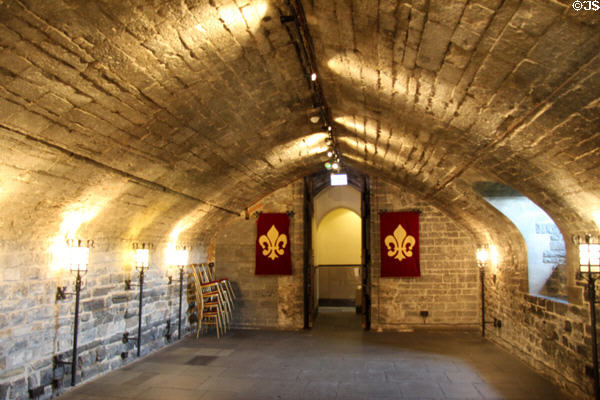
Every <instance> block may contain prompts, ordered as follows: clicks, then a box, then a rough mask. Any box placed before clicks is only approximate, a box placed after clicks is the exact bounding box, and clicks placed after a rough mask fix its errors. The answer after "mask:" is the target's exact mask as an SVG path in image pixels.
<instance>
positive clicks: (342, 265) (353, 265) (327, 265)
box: [315, 264, 364, 268]
mask: <svg viewBox="0 0 600 400" xmlns="http://www.w3.org/2000/svg"><path fill="white" fill-rule="evenodd" d="M363 265H364V264H317V265H315V268H321V267H324V268H331V267H362V266H363Z"/></svg>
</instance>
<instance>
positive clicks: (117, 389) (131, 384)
mask: <svg viewBox="0 0 600 400" xmlns="http://www.w3.org/2000/svg"><path fill="white" fill-rule="evenodd" d="M60 398H61V399H63V400H68V399H78V400H97V399H104V400H110V399H149V400H162V399H168V400H187V399H206V400H209V399H219V400H227V399H261V400H262V399H311V400H313V399H315V400H316V399H348V400H354V399H378V400H383V399H544V400H548V399H569V398H570V397H568V396H567V395H566V394H564V393H562V392H561V391H560V390H559V389H558V387H556V386H554V385H552V384H551V383H550V382H549V381H548V380H546V379H544V378H543V377H541V376H540V375H538V374H536V373H535V372H533V371H532V370H531V369H530V368H529V367H527V366H526V365H525V364H524V363H522V362H521V361H519V360H518V359H516V358H515V357H513V356H511V355H509V354H508V353H506V352H504V351H503V350H501V349H500V348H498V347H497V346H495V345H493V344H491V343H489V342H487V341H485V340H483V339H482V338H481V336H480V335H479V334H477V333H476V332H463V331H460V332H456V331H441V332H438V331H419V332H412V333H376V332H363V331H361V329H360V322H359V320H358V317H357V316H356V315H355V314H354V313H352V312H337V313H336V312H331V311H327V310H323V311H321V313H320V314H319V317H318V318H317V321H316V323H315V328H314V329H312V330H311V331H303V332H278V331H244V330H237V331H231V332H229V333H228V334H227V335H226V336H225V337H223V338H221V339H220V340H217V339H216V338H214V337H212V335H211V336H205V337H202V338H200V339H199V340H196V339H195V338H185V339H184V340H182V341H180V342H179V343H176V344H175V345H173V346H170V347H168V348H166V349H163V350H161V351H159V352H157V353H155V354H152V355H150V356H148V357H146V358H144V359H142V360H140V361H138V362H135V363H133V364H131V365H129V366H127V367H125V368H122V369H120V370H117V371H114V372H111V373H110V374H107V375H104V376H102V377H100V378H98V379H96V380H94V381H91V382H89V383H84V384H82V385H80V386H78V387H76V388H74V389H73V390H71V391H68V392H67V393H65V394H64V395H63V396H61V397H60Z"/></svg>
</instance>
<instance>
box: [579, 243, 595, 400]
mask: <svg viewBox="0 0 600 400" xmlns="http://www.w3.org/2000/svg"><path fill="white" fill-rule="evenodd" d="M573 242H575V243H576V244H578V245H579V274H578V275H579V277H580V278H583V279H585V280H587V287H588V301H589V302H590V322H591V327H592V332H591V333H592V362H593V368H594V371H593V374H594V393H595V395H596V399H597V400H598V399H600V377H599V376H598V333H597V330H596V302H597V300H596V280H597V279H598V276H599V274H600V241H599V240H598V238H594V237H592V235H590V234H586V235H584V236H583V237H580V236H574V237H573Z"/></svg>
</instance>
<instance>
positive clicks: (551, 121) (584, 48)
mask: <svg viewBox="0 0 600 400" xmlns="http://www.w3.org/2000/svg"><path fill="white" fill-rule="evenodd" d="M301 6H302V7H301V8H303V9H304V13H305V20H306V22H307V25H306V26H307V27H308V31H309V32H310V35H311V37H312V42H313V44H314V57H315V60H316V69H317V70H318V73H319V75H318V76H319V83H320V85H321V87H322V90H323V95H324V99H325V101H326V103H327V105H328V107H329V109H330V111H331V116H332V120H333V122H334V134H335V137H336V141H337V143H338V145H339V149H340V150H341V154H342V157H343V162H344V165H346V166H349V167H352V168H354V169H356V170H358V171H362V172H364V173H369V174H374V175H378V176H381V177H383V178H385V179H387V180H389V181H391V182H393V183H395V184H397V185H400V186H404V187H407V188H408V189H410V190H413V191H416V192H418V193H421V194H422V195H424V196H426V197H427V198H429V199H432V200H434V201H436V202H437V203H438V204H441V205H442V206H443V209H444V210H445V211H447V212H448V213H450V214H452V215H454V216H455V217H456V218H457V219H459V220H463V221H464V222H465V223H466V224H467V225H469V226H471V227H472V229H473V230H480V229H484V228H485V223H486V221H485V218H490V215H491V210H490V208H489V207H488V206H487V205H486V204H485V203H484V202H483V201H481V199H480V198H479V197H478V196H477V195H476V194H475V192H474V191H473V189H472V184H473V183H474V182H475V181H479V180H491V181H500V182H504V183H506V184H508V185H510V186H512V187H514V188H516V189H517V190H519V191H520V192H522V193H524V194H526V195H528V196H529V197H530V198H531V199H532V200H534V201H535V202H537V203H538V204H539V205H540V206H542V207H543V208H544V209H546V211H548V213H549V214H550V215H551V216H552V217H553V218H554V219H555V220H556V221H557V223H558V224H559V226H560V227H561V229H563V233H567V232H565V230H566V231H569V232H572V233H575V232H578V231H579V230H582V229H597V227H596V226H595V225H594V224H593V221H594V218H597V219H600V187H599V182H600V180H599V178H600V177H599V175H600V168H599V164H600V161H599V157H598V156H599V153H600V150H599V147H600V146H599V145H600V112H599V111H600V110H599V109H600V100H599V95H600V34H599V33H600V14H599V13H598V12H593V11H585V10H582V11H579V12H576V11H574V10H573V9H572V8H571V7H570V2H566V1H545V0H536V1H533V0H532V1H516V0H505V1H501V0H472V1H467V0H460V1H434V0H430V1H421V0H415V1H392V0H378V1H374V0H370V1H366V0H365V1H357V0H335V1H334V0H331V1H309V0H303V1H302V2H301ZM298 9H299V7H298V3H296V2H295V1H292V2H290V3H288V2H287V1H284V0H273V1H267V0H264V1H250V0H243V1H224V0H223V1H218V0H212V1H200V0H186V1H184V0H162V1H158V0H156V1H146V0H119V1H83V0H0V168H1V170H0V173H1V179H2V181H1V182H0V203H1V204H2V208H1V209H0V216H1V218H0V219H1V221H2V222H1V224H2V225H3V226H2V227H1V229H0V230H1V231H2V234H3V235H4V236H3V238H2V239H4V240H11V239H14V238H15V237H18V236H22V235H26V233H25V232H30V233H29V234H30V235H33V236H34V237H35V232H38V233H39V234H40V235H41V234H46V233H47V232H55V231H57V230H58V231H61V232H63V230H68V229H69V227H68V226H66V225H65V224H67V225H68V223H67V222H68V217H69V215H76V216H77V218H79V219H78V222H77V224H79V225H77V224H76V226H77V227H76V228H75V229H77V228H78V227H80V226H82V225H81V224H85V223H88V222H89V223H91V221H92V220H93V219H94V218H96V217H97V216H98V215H101V216H102V218H98V219H95V220H94V221H95V222H94V224H95V225H94V230H95V231H97V232H103V234H105V235H107V236H111V235H114V236H116V237H124V238H132V237H136V235H143V234H146V235H156V236H160V237H165V236H168V235H172V234H173V232H174V231H176V233H177V234H179V233H182V232H184V231H186V232H188V234H190V235H193V234H200V233H202V232H206V231H208V230H211V229H213V228H214V227H216V226H217V225H218V224H219V221H221V220H223V218H225V217H227V216H230V214H229V213H227V211H224V210H223V209H228V210H231V211H234V212H241V211H242V210H243V209H244V208H245V207H248V206H249V205H251V204H252V203H253V202H254V201H256V200H257V199H260V198H261V197H262V196H264V195H266V194H268V193H270V192H272V191H273V190H275V189H276V188H278V187H281V186H282V185H285V184H286V183H288V182H290V181H291V180H293V179H296V178H299V177H302V176H305V175H309V174H311V173H313V172H316V171H320V170H322V168H323V167H322V165H323V162H324V161H325V160H326V155H325V147H324V143H325V142H324V139H325V137H326V136H325V134H324V133H323V132H322V130H321V127H320V126H319V125H314V124H311V123H310V122H309V116H310V113H311V110H313V109H314V107H315V106H318V105H317V104H314V102H313V95H312V92H311V89H310V84H309V82H308V81H307V77H306V75H305V72H304V70H303V66H302V64H301V63H300V61H299V58H298V47H297V46H298V41H297V34H296V33H295V32H296V31H295V30H294V26H295V25H294V23H293V22H288V23H282V22H281V21H280V17H281V16H286V15H292V14H293V13H294V10H298ZM598 223H600V222H598ZM31 232H34V233H31Z"/></svg>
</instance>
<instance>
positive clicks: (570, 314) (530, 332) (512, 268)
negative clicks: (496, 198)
mask: <svg viewBox="0 0 600 400" xmlns="http://www.w3.org/2000/svg"><path fill="white" fill-rule="evenodd" d="M565 245H566V247H567V255H568V257H567V263H568V265H575V264H576V263H577V259H576V258H577V257H576V255H577V254H578V253H577V249H576V246H575V245H573V244H571V243H570V242H565ZM569 255H570V256H569ZM521 264H522V265H521ZM525 265H526V263H523V262H521V263H517V264H516V263H514V262H513V259H512V258H511V256H510V253H508V252H504V253H503V254H501V262H500V264H499V265H498V267H497V269H496V270H491V271H489V272H491V273H493V274H494V275H496V279H492V278H493V275H492V274H491V273H490V274H489V276H488V279H487V280H486V307H487V311H486V313H488V315H489V318H488V320H489V321H493V320H500V321H501V327H497V326H493V325H491V324H490V325H488V326H489V328H488V330H487V331H486V337H487V338H488V339H489V340H492V341H494V342H495V343H497V344H499V345H501V346H502V347H504V348H505V349H506V350H507V351H509V352H512V353H513V354H515V355H517V356H519V357H520V358H521V359H522V360H523V361H524V362H526V363H527V364H529V365H531V366H532V367H533V368H535V369H537V370H538V371H540V372H541V373H543V374H544V375H546V376H548V377H549V378H551V379H552V380H553V381H555V382H556V383H557V384H559V385H561V386H563V387H565V388H566V389H567V390H568V391H569V392H571V393H573V394H574V395H575V396H576V397H577V398H591V396H592V393H593V387H592V378H591V377H590V376H588V375H587V374H586V368H591V365H592V355H591V354H592V352H591V340H590V335H591V333H590V332H591V330H590V329H591V325H590V321H589V311H588V307H589V305H588V303H587V298H586V299H585V302H584V298H585V291H584V290H583V287H584V282H583V281H580V280H578V281H576V282H575V286H574V288H571V290H570V291H569V302H568V303H567V302H566V301H559V300H552V299H548V298H543V297H537V296H532V295H529V294H528V293H527V286H526V285H518V284H516V282H515V281H516V279H515V278H513V276H518V275H519V273H521V274H522V273H523V272H525V273H526V268H525V267H524V266H525ZM519 271H522V272H519ZM569 271H570V272H569V273H573V274H574V268H572V269H570V270H569Z"/></svg>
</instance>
